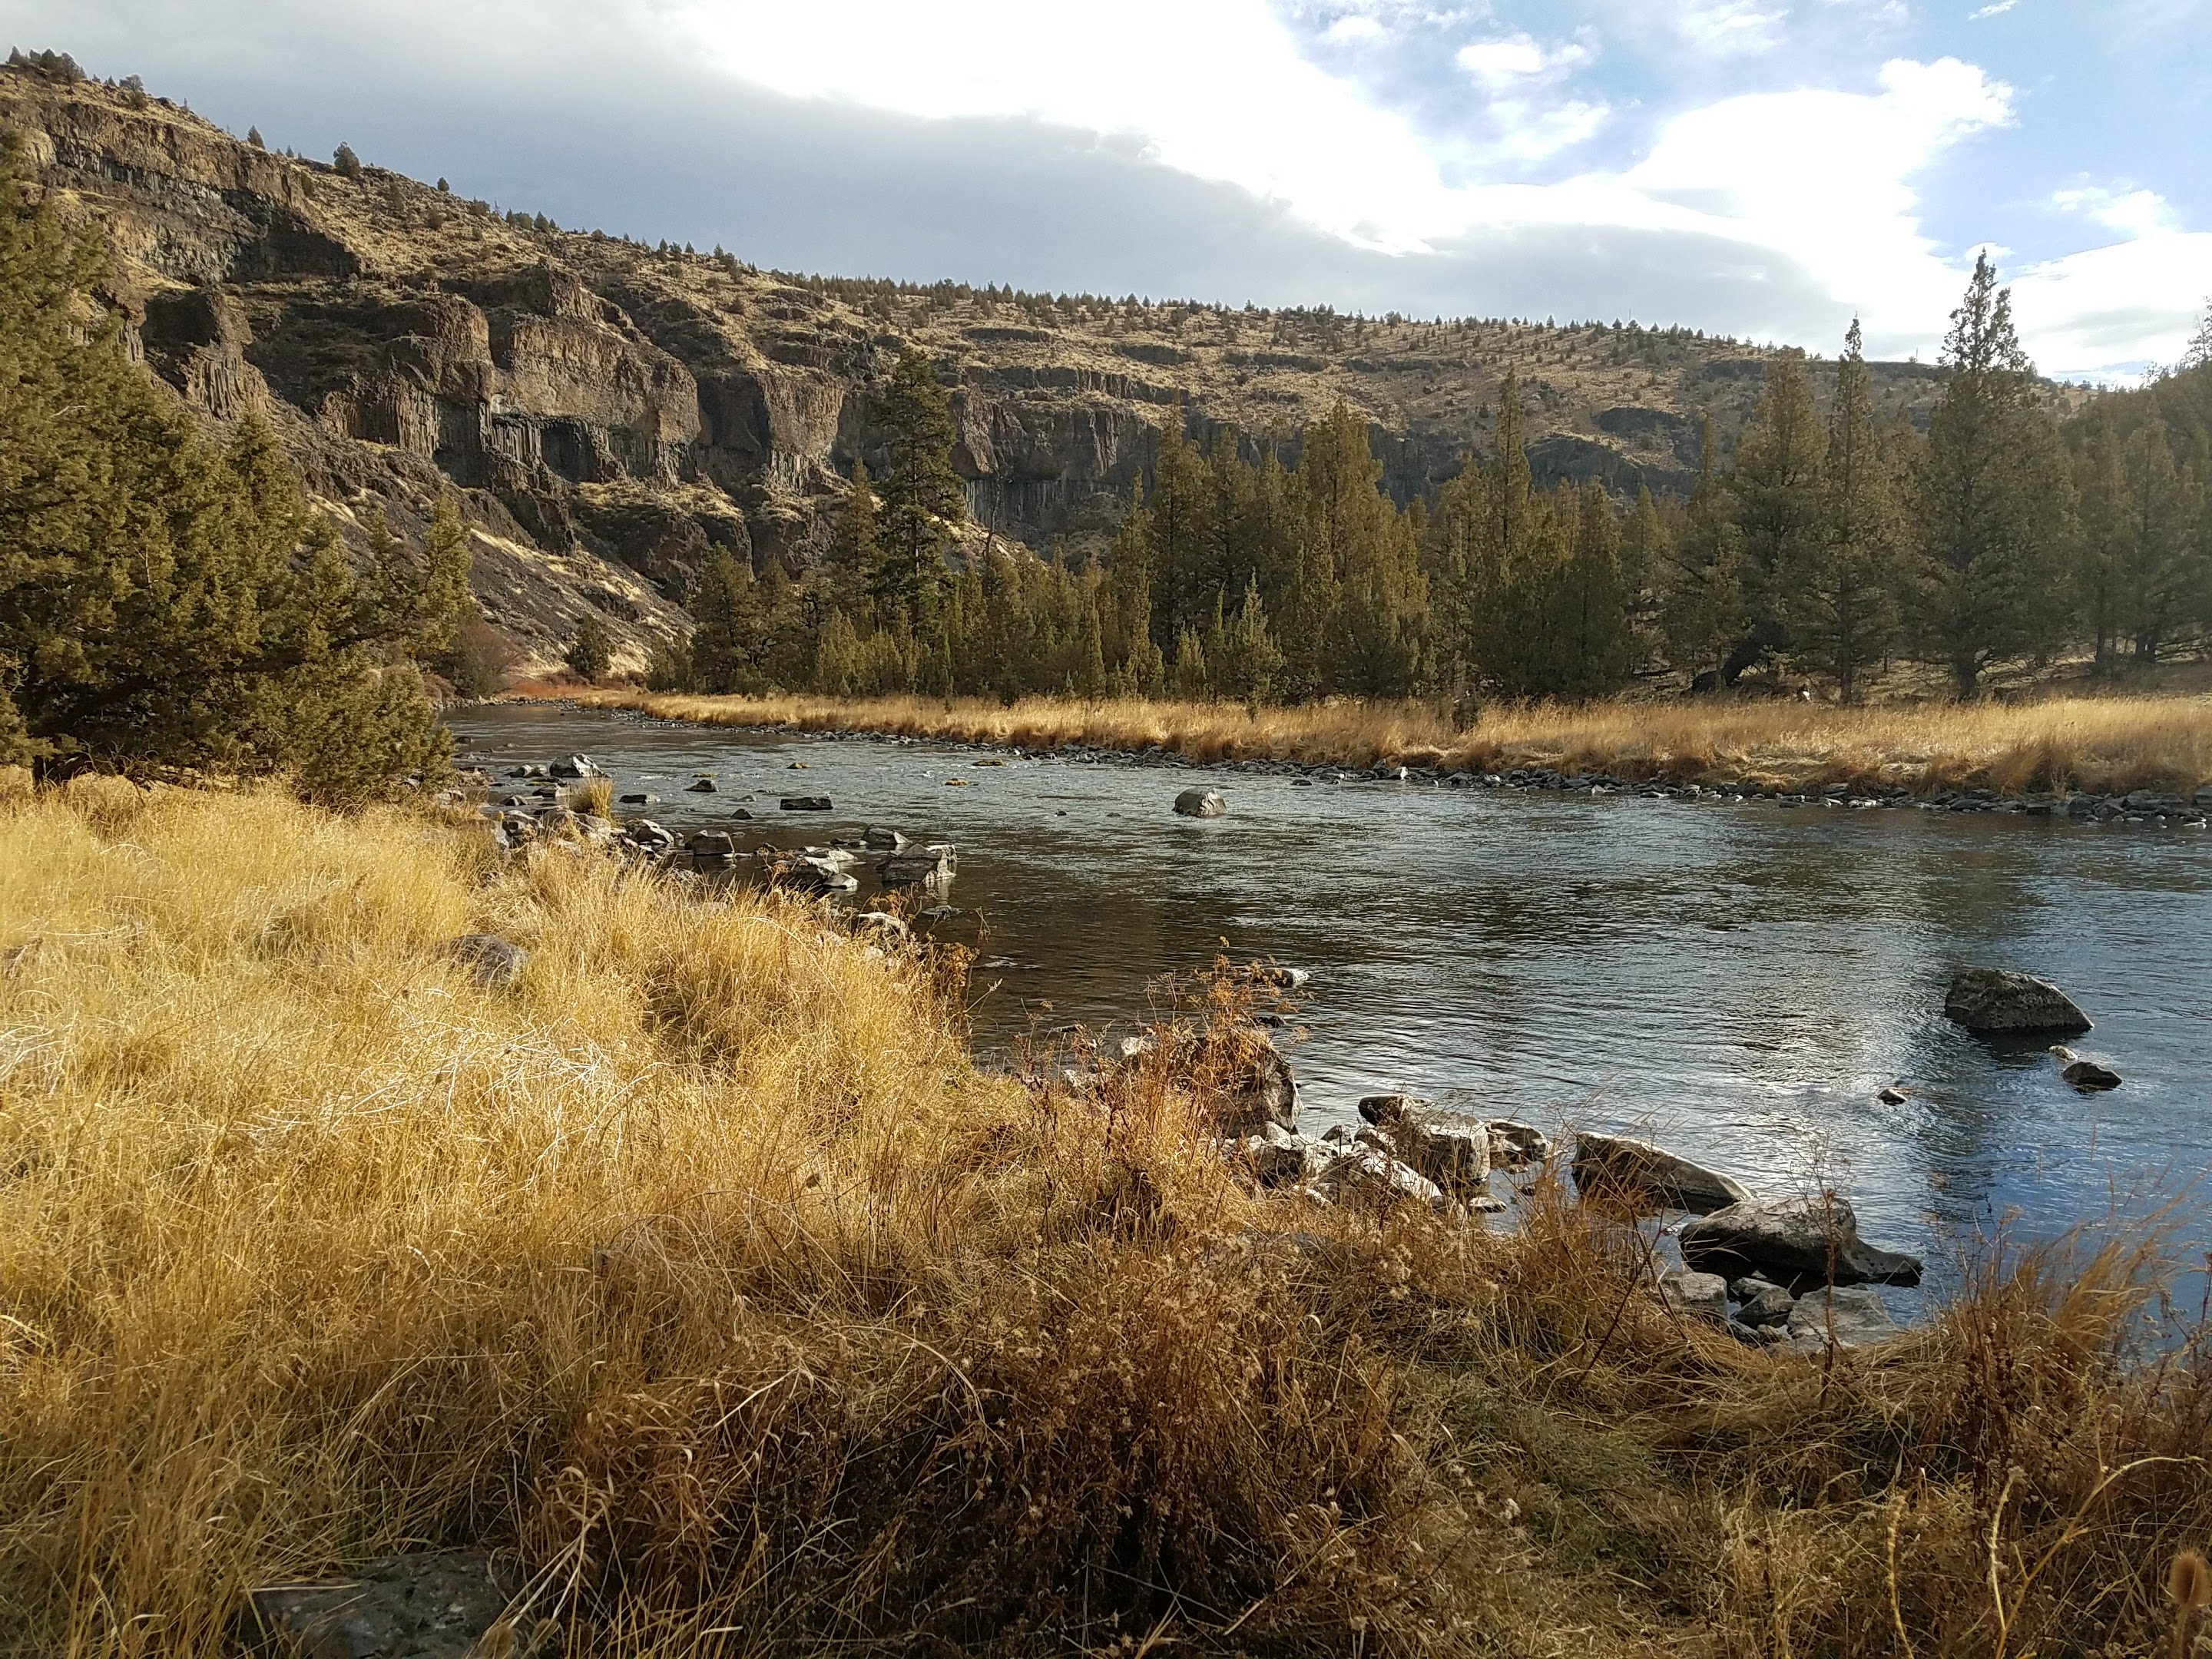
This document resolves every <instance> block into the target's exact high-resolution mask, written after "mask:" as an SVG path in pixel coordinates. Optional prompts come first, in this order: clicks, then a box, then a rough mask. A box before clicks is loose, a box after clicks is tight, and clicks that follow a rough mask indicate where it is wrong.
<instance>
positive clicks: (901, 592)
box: [876, 346, 967, 623]
mask: <svg viewBox="0 0 2212 1659" xmlns="http://www.w3.org/2000/svg"><path fill="white" fill-rule="evenodd" d="M878 419H879V420H880V421H881V422H882V424H883V426H884V431H885V435H886V440H887V442H888V444H889V447H890V470H889V471H886V472H885V473H884V480H883V485H882V491H881V493H882V496H883V504H884V505H883V517H882V524H881V529H880V532H879V533H880V536H881V539H882V545H883V550H884V556H883V561H882V563H881V566H880V574H879V577H878V585H877V592H876V597H877V599H878V601H879V602H880V603H883V604H885V605H891V606H895V607H896V608H897V609H898V610H900V611H903V612H904V613H905V614H906V615H907V616H908V617H909V618H911V619H913V620H915V622H917V623H918V622H920V621H921V619H922V618H923V617H927V616H929V615H930V614H932V613H933V610H934V608H935V605H936V603H937V599H938V597H939V593H940V592H941V591H942V589H943V586H944V582H945V547H946V545H947V544H948V543H949V541H950V540H951V535H952V532H954V531H955V530H957V529H958V528H959V526H961V525H962V524H963V523H964V522H965V521H966V516H967V514H966V511H965V496H964V495H963V492H962V489H961V487H960V479H959V476H958V475H957V473H955V472H954V471H953V470H952V445H953V441H954V436H955V434H954V432H953V427H952V414H951V405H950V404H949V402H948V400H947V399H946V397H945V388H944V386H942V385H940V384H939V381H938V378H937V369H936V367H935V366H934V365H933V363H932V362H930V360H929V357H928V355H927V353H925V352H923V351H921V349H918V348H916V347H914V346H908V347H907V348H906V349H904V350H903V351H902V352H900V354H899V360H898V362H897V365H896V367H895V368H893V369H892V370H891V374H890V380H889V382H888V384H887V385H886V386H885V388H884V398H883V404H882V407H881V409H880V410H879V411H878Z"/></svg>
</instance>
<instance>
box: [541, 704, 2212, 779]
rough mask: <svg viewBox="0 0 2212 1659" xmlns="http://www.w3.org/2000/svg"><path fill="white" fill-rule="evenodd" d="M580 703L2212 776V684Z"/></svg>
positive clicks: (984, 728)
mask: <svg viewBox="0 0 2212 1659" xmlns="http://www.w3.org/2000/svg"><path fill="white" fill-rule="evenodd" d="M574 701H576V702H582V703H587V704H592V705H596V706H599V707H602V708H640V709H644V710H646V711H647V712H649V713H652V714H659V715H664V716H666V717H668V718H671V719H676V720H697V721H702V722H705V723H708V724H715V725H727V726H796V727H798V728H799V729H801V730H805V731H820V732H837V731H843V732H893V733H900V734H907V735H913V736H918V737H933V738H953V739H957V740H960V741H964V742H981V743H993V744H1009V745H1015V746H1019V747H1024V748H1028V747H1039V746H1043V745H1047V744H1062V743H1073V744H1090V745H1092V746H1095V747H1099V748H1107V749H1125V750H1141V749H1145V748H1148V747H1151V746H1152V745H1154V744H1158V746H1160V747H1161V748H1164V749H1167V750H1172V751H1174V752H1176V753H1178V754H1182V755H1186V756H1188V757H1190V758H1192V759H1194V760H1201V761H1221V760H1253V759H1275V760H1292V761H1299V762H1305V763H1331V762H1334V763H1340V764H1345V765H1353V766H1373V765H1377V764H1392V765H1407V766H1437V767H1443V768H1447V769H1468V770H1471V771H1501V770H1507V769H1512V768H1516V767H1527V768H1541V767H1557V768H1559V769H1561V770H1563V771H1567V772H1595V771H1604V772H1610V773H1612V774H1613V775H1615V776H1617V777H1623V778H1629V779H1636V780H1645V779H1656V780H1659V781H1665V782H1668V783H1680V784H1686V783H1701V784H1702V783H1712V782H1717V781H1724V780H1749V781H1753V782H1756V783H1757V784H1758V785H1759V787H1767V788H1790V789H1796V788H1814V789H1817V788H1819V787H1822V786H1824V785H1826V784H1830V783H1853V784H1861V783H1863V784H1881V785H1885V786H1887V787H1902V788H1906V789H1911V790H1912V791H1915V792H1916V793H1929V792H1934V791H1937V790H1942V789H1949V788H1964V787H1984V788H1990V789H1995V790H1997V791H1999V792H2000V793H2006V794H2021V793H2033V792H2038V791H2058V792H2093V793H2110V792H2113V791H2123V790H2129V789H2139V788H2156V789H2178V790H2181V791H2184V792H2187V791H2189V790H2192V789H2195V788H2196V787H2198V786H2199V785H2202V784H2203V783H2205V782H2207V781H2212V697H2206V696H2177V697H2163V698H2150V697H2133V698H2130V697H2053V698H2051V699H2049V700H2047V701H2045V702H2021V703H1979V704H1971V705H1959V704H1920V705H1912V706H1889V707H1874V708H1840V707H1836V706H1832V705H1827V704H1820V703H1800V702H1782V701H1778V702H1674V703H1644V702H1599V703H1589V704H1579V705H1571V704H1553V703H1536V704H1528V705H1520V706H1505V707H1500V708H1494V709H1492V710H1488V711H1486V713H1485V714H1484V715H1483V717H1482V720H1481V721H1480V724H1478V725H1477V726H1474V727H1473V728H1472V729H1469V730H1454V729H1453V727H1452V726H1451V724H1450V722H1449V720H1447V719H1445V718H1443V716H1441V715H1439V714H1437V711H1436V710H1435V709H1434V708H1432V707H1431V706H1429V705H1427V704H1424V703H1362V702H1332V703H1327V704H1316V705H1312V706H1308V707H1300V708H1262V709H1260V710H1259V711H1258V712H1257V713H1256V714H1255V713H1249V712H1248V711H1247V710H1246V709H1245V708H1243V707H1242V706H1241V705H1237V704H1233V703H1206V702H1131V701H1106V702H1075V701H1069V700H1061V699H1057V698H1025V699H1024V700H1023V701H1021V702H1017V703H1014V704H1012V706H1011V707H1008V706H1004V705H1001V704H1000V703H997V702H987V701H982V700H977V699H959V698H956V699H954V700H953V701H952V702H951V704H950V705H949V706H948V705H947V704H945V702H943V701H941V700H939V699H935V698H928V697H878V698H860V699H854V700H851V701H841V700H838V699H834V698H827V697H816V696H766V697H708V696H680V695H672V694H661V693H654V692H636V691H593V692H583V693H578V694H575V696H574Z"/></svg>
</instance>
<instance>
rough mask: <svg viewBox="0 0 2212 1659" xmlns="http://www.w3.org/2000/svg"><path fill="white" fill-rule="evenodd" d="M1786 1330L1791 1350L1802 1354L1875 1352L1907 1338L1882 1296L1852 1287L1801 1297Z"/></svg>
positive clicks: (1822, 1290)
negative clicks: (1845, 1350)
mask: <svg viewBox="0 0 2212 1659" xmlns="http://www.w3.org/2000/svg"><path fill="white" fill-rule="evenodd" d="M1785 1328H1786V1329H1787V1330H1788V1332H1789V1334H1790V1346H1791V1347H1792V1348H1794V1349H1796V1351H1797V1352H1800V1353H1821V1352H1826V1350H1827V1349H1828V1348H1829V1347H1830V1346H1834V1347H1838V1348H1871V1347H1873V1346H1875V1344H1876V1343H1880V1342H1887V1341H1891V1340H1893V1339H1895V1338H1897V1337H1900V1336H1903V1335H1904V1334H1905V1328H1904V1327H1903V1326H1901V1325H1899V1323H1898V1322H1896V1321H1895V1320H1894V1319H1892V1318H1891V1317H1890V1316H1889V1310H1888V1309H1887V1308H1886V1307H1884V1306H1883V1305H1882V1300H1881V1297H1879V1296H1876V1295H1875V1293H1874V1292H1873V1291H1869V1290H1861V1289H1856V1288H1853V1287H1850V1286H1848V1285H1845V1286H1838V1287H1835V1288H1832V1289H1831V1288H1824V1289H1821V1290H1816V1291H1813V1292H1812V1293H1811V1294H1810V1295H1808V1296H1802V1297H1798V1298H1797V1301H1796V1305H1794V1306H1793V1307H1792V1308H1791V1309H1790V1319H1789V1322H1788V1324H1787V1326H1786V1327H1785Z"/></svg>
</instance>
